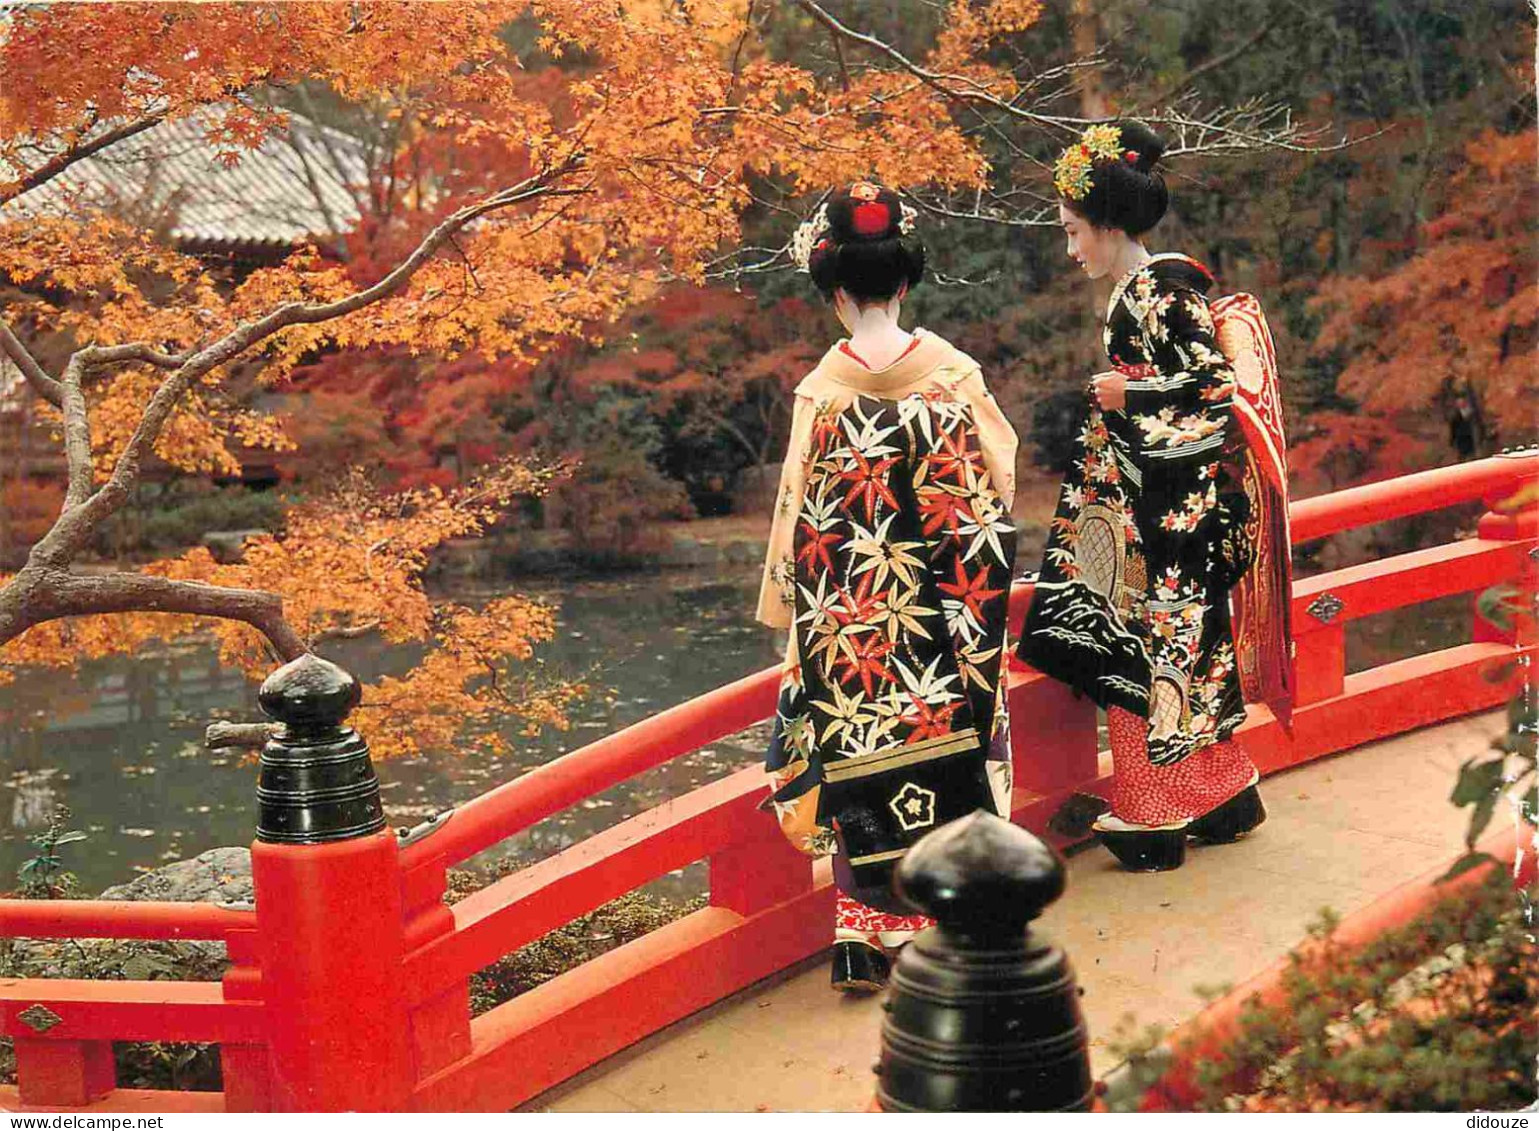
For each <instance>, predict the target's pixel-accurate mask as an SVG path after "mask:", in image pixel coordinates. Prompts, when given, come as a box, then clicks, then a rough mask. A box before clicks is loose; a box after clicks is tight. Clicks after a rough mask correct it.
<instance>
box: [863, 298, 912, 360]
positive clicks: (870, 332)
mask: <svg viewBox="0 0 1539 1131" xmlns="http://www.w3.org/2000/svg"><path fill="white" fill-rule="evenodd" d="M898 309H899V304H898V302H897V300H893V301H892V302H886V303H871V304H870V305H868V306H864V307H860V308H858V309H857V311H856V313H855V316H854V318H853V319H852V324H851V325H850V327H849V330H850V349H851V351H853V352H854V353H855V354H856V355H857V356H858V357H860V359H861V360H862V361H864V362H865V363H866V364H867V365H868V366H870V367H871V368H872V369H885V368H886V367H887V366H889V365H891V364H892V363H893V362H895V361H897V360H898V358H900V357H902V356H903V351H904V350H906V349H908V347H909V343H911V342H912V341H913V340H914V335H912V334H910V333H909V332H908V331H907V330H905V329H903V327H901V326H899V325H898Z"/></svg>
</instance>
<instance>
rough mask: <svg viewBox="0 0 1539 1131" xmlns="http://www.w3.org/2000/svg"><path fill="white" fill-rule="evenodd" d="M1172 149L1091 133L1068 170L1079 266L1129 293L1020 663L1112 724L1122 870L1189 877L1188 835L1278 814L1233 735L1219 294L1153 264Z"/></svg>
mask: <svg viewBox="0 0 1539 1131" xmlns="http://www.w3.org/2000/svg"><path fill="white" fill-rule="evenodd" d="M1164 148H1165V147H1164V143H1163V142H1162V141H1161V140H1160V139H1159V138H1158V137H1157V136H1155V135H1154V133H1153V132H1152V131H1150V130H1149V129H1147V128H1146V127H1144V126H1142V125H1139V124H1136V123H1124V124H1108V125H1099V126H1092V127H1091V128H1090V129H1089V130H1087V131H1086V132H1085V134H1084V136H1083V137H1082V138H1081V141H1080V142H1079V143H1078V144H1077V145H1073V146H1070V147H1069V149H1067V150H1065V151H1064V154H1063V155H1062V156H1061V157H1060V158H1059V160H1058V163H1057V166H1056V167H1055V170H1054V172H1055V177H1054V185H1055V187H1056V189H1057V190H1058V194H1059V219H1060V222H1061V223H1062V224H1063V227H1064V230H1065V233H1066V235H1067V237H1068V252H1069V255H1070V256H1071V257H1072V258H1073V259H1074V260H1075V261H1076V262H1078V263H1079V264H1080V266H1081V267H1082V268H1083V269H1084V270H1085V271H1086V273H1087V274H1089V276H1090V277H1091V278H1092V279H1100V278H1110V279H1112V280H1114V282H1115V285H1114V286H1113V288H1112V293H1111V299H1110V301H1109V303H1108V306H1107V313H1106V324H1105V328H1104V331H1103V335H1102V343H1103V345H1104V347H1105V350H1106V353H1107V356H1108V358H1109V359H1110V361H1111V364H1112V367H1113V368H1112V370H1111V371H1109V372H1106V373H1102V374H1100V375H1098V376H1096V377H1095V378H1093V379H1092V381H1091V387H1090V396H1089V398H1088V404H1087V408H1086V414H1085V418H1084V422H1083V426H1082V428H1081V430H1080V434H1079V436H1078V439H1077V440H1076V444H1075V451H1074V460H1073V466H1072V467H1071V469H1070V471H1069V473H1068V475H1067V476H1066V478H1065V481H1064V484H1063V491H1062V496H1061V498H1060V502H1059V506H1058V510H1057V513H1056V514H1055V516H1054V518H1053V523H1052V529H1051V531H1050V533H1049V540H1048V544H1047V550H1046V554H1045V557H1044V560H1043V563H1042V569H1041V572H1040V575H1039V579H1038V581H1037V586H1036V597H1035V600H1034V601H1033V604H1032V608H1031V611H1030V613H1029V615H1028V618H1027V621H1026V625H1025V629H1024V631H1023V633H1022V637H1021V643H1020V655H1021V658H1022V659H1023V660H1025V661H1026V662H1027V663H1029V664H1031V665H1032V666H1033V667H1035V668H1036V669H1037V670H1039V671H1041V672H1044V673H1045V674H1047V675H1050V676H1052V677H1054V678H1056V679H1059V680H1062V681H1064V682H1065V683H1068V684H1070V685H1071V686H1073V687H1074V688H1076V689H1077V690H1079V691H1082V692H1083V693H1084V694H1086V695H1088V696H1090V698H1091V699H1093V700H1094V701H1095V702H1096V703H1097V704H1098V705H1100V706H1101V707H1103V708H1105V709H1106V712H1107V722H1108V729H1109V731H1110V737H1111V748H1112V764H1113V772H1114V787H1113V795H1112V798H1111V807H1110V810H1109V811H1108V812H1107V813H1104V814H1103V815H1102V816H1101V818H1100V819H1099V820H1098V821H1097V822H1096V831H1097V832H1098V834H1099V835H1100V837H1101V839H1102V841H1103V843H1105V844H1106V846H1107V847H1108V848H1109V849H1110V850H1111V851H1112V852H1113V853H1114V854H1115V855H1116V856H1117V858H1118V859H1119V860H1120V861H1121V862H1122V863H1123V865H1124V866H1125V867H1128V868H1130V869H1132V870H1136V871H1163V870H1167V869H1170V868H1175V867H1178V866H1179V865H1180V864H1181V863H1182V861H1183V859H1184V854H1185V844H1186V840H1187V838H1188V837H1189V836H1191V837H1195V838H1197V839H1199V840H1204V841H1209V842H1215V841H1228V840H1234V839H1237V838H1238V837H1239V836H1242V835H1244V834H1245V833H1246V832H1249V831H1250V830H1251V829H1253V828H1255V827H1256V825H1258V824H1260V823H1261V821H1262V820H1263V819H1264V817H1265V812H1264V810H1263V808H1262V805H1261V799H1260V796H1259V794H1258V793H1257V791H1256V781H1257V777H1258V775H1257V773H1256V769H1255V767H1254V765H1252V763H1251V761H1250V759H1249V758H1248V757H1246V755H1245V753H1244V752H1243V751H1242V750H1241V749H1240V747H1239V746H1238V744H1237V743H1236V742H1235V741H1234V739H1233V738H1232V737H1231V736H1232V734H1233V732H1234V730H1235V728H1236V727H1238V726H1239V725H1240V723H1242V722H1243V721H1244V719H1245V707H1244V702H1243V700H1242V696H1241V686H1240V678H1239V672H1238V670H1237V667H1238V665H1237V662H1236V650H1235V640H1234V633H1233V630H1232V628H1231V623H1230V610H1229V601H1228V594H1229V590H1230V588H1231V587H1232V586H1233V585H1234V584H1235V582H1236V581H1237V580H1238V579H1239V578H1240V576H1241V575H1242V574H1243V573H1244V571H1245V569H1246V568H1247V566H1249V564H1250V562H1251V558H1252V555H1253V553H1254V548H1253V547H1254V542H1253V536H1254V531H1252V530H1248V529H1247V519H1248V517H1249V514H1250V508H1249V505H1248V502H1247V498H1246V494H1245V491H1244V490H1243V489H1242V488H1241V479H1240V473H1239V470H1238V465H1237V462H1236V461H1237V459H1240V458H1243V455H1242V454H1241V453H1238V452H1237V446H1236V445H1237V443H1238V442H1239V441H1240V435H1239V429H1238V428H1237V427H1235V426H1234V422H1233V415H1232V407H1233V398H1234V396H1235V375H1234V371H1233V369H1232V367H1231V365H1230V363H1229V361H1228V360H1227V359H1226V358H1225V356H1224V354H1223V353H1222V352H1221V350H1220V349H1219V346H1218V343H1217V341H1216V340H1215V330H1214V324H1213V318H1212V315H1211V313H1210V311H1209V308H1208V303H1207V301H1206V299H1205V297H1204V296H1205V293H1206V291H1207V290H1208V288H1209V286H1210V284H1211V282H1212V278H1211V276H1210V275H1209V273H1208V272H1207V270H1206V269H1205V268H1203V267H1202V266H1201V264H1199V263H1197V262H1196V261H1195V260H1192V259H1189V258H1188V257H1186V256H1183V255H1169V254H1167V255H1151V254H1150V253H1149V252H1148V250H1147V249H1146V248H1145V247H1144V244H1143V237H1144V234H1145V233H1146V232H1148V231H1149V230H1150V229H1152V228H1153V227H1154V225H1155V224H1156V223H1158V222H1159V220H1160V218H1161V216H1163V215H1164V212H1165V208H1166V204H1167V200H1168V198H1167V193H1166V188H1165V184H1164V181H1163V179H1162V178H1161V176H1160V174H1159V173H1158V172H1156V171H1155V166H1156V163H1157V162H1158V161H1159V158H1160V155H1161V153H1162V152H1163V150H1164Z"/></svg>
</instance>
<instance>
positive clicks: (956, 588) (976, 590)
mask: <svg viewBox="0 0 1539 1131" xmlns="http://www.w3.org/2000/svg"><path fill="white" fill-rule="evenodd" d="M988 580H989V570H988V567H987V566H979V567H978V575H977V576H976V577H972V578H969V577H968V576H967V568H966V567H965V566H964V565H963V564H962V559H961V558H958V559H957V579H956V581H955V582H948V581H943V582H941V583H940V586H939V588H940V590H941V592H942V593H950V594H951V595H952V596H953V597H955V598H957V599H958V600H959V601H961V602H962V603H963V604H964V605H966V606H967V607H968V608H969V609H971V610H972V611H973V614H974V615H975V616H977V617H979V618H980V619H982V617H983V606H984V605H986V604H988V603H989V601H990V600H991V599H992V598H994V597H997V596H999V595H1000V594H1001V593H1003V592H1004V590H1003V589H985V588H983V587H984V586H985V585H987V584H988Z"/></svg>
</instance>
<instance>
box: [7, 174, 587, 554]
mask: <svg viewBox="0 0 1539 1131" xmlns="http://www.w3.org/2000/svg"><path fill="white" fill-rule="evenodd" d="M581 164H582V157H581V155H580V154H579V153H576V152H574V153H572V154H571V155H569V156H568V157H567V158H566V159H565V160H564V161H563V162H561V163H560V164H559V165H557V166H555V167H553V168H551V169H548V170H544V171H542V172H540V173H537V174H535V175H534V176H532V177H529V178H526V179H525V180H523V181H520V182H519V183H518V184H516V185H512V186H510V187H508V188H506V189H502V190H500V191H499V192H496V193H493V194H492V195H491V196H489V197H487V198H486V199H484V200H481V201H477V202H476V203H475V204H470V205H466V206H465V207H464V208H461V209H459V210H458V211H456V212H454V213H453V214H452V215H450V216H448V217H446V218H445V219H444V220H443V221H441V222H440V223H439V224H438V225H437V226H436V227H435V228H433V230H432V231H430V232H429V233H428V234H427V235H426V236H424V237H423V239H422V242H421V243H419V244H418V245H417V247H416V248H415V249H414V250H413V251H412V253H411V254H410V255H408V256H407V257H406V259H404V260H403V261H402V262H401V263H399V264H398V265H397V266H396V267H395V268H394V269H393V270H391V271H390V272H388V273H387V274H386V275H385V276H384V278H382V279H380V280H379V282H377V283H375V284H374V285H373V286H370V287H366V288H364V289H363V290H360V291H357V292H355V293H354V294H352V295H349V296H347V297H346V298H342V299H338V300H336V301H334V302H328V303H303V302H291V303H285V304H284V305H282V306H280V307H278V308H277V309H275V310H273V311H270V312H269V313H268V314H266V315H265V316H263V317H262V318H259V319H257V320H256V321H254V322H248V323H245V324H243V325H241V326H238V327H236V328H235V329H234V330H232V331H230V332H229V333H228V334H226V335H225V336H224V337H222V338H220V339H219V340H217V341H215V342H213V343H212V344H210V345H208V346H205V347H204V348H203V349H200V350H198V351H197V352H196V353H193V354H191V355H190V356H188V357H187V358H186V359H185V360H184V361H182V363H181V364H180V365H179V366H178V367H177V368H176V370H175V371H174V372H172V373H171V374H170V375H169V376H167V377H166V378H165V380H164V381H162V382H161V384H160V386H159V387H158V388H157V389H156V390H155V393H154V394H153V395H152V396H151V398H150V402H149V404H148V405H147V406H146V407H145V410H144V414H143V415H142V416H141V417H140V418H139V423H138V425H137V426H136V427H135V428H134V432H133V435H132V436H130V437H129V440H128V443H127V444H126V445H124V448H123V452H122V454H121V455H119V456H118V460H117V464H116V465H115V466H114V467H113V470H112V474H111V475H110V476H109V477H108V479H107V482H106V483H105V484H103V485H102V486H101V487H100V488H98V489H97V491H96V492H95V494H93V495H91V496H90V497H89V498H86V499H83V500H82V501H80V502H79V503H78V505H72V504H71V503H70V502H69V501H68V500H67V501H66V505H65V508H64V510H63V511H62V512H61V513H60V516H59V519H58V520H57V521H56V522H55V523H54V525H53V528H52V529H50V530H49V531H48V533H47V534H46V535H44V536H43V538H42V540H41V541H39V542H38V543H37V544H36V545H35V546H34V547H33V550H32V559H33V560H35V561H36V562H38V563H39V564H42V565H48V566H54V567H62V566H64V565H67V564H68V563H69V562H70V561H72V560H73V559H74V557H75V555H76V554H78V553H79V552H80V550H81V549H82V548H83V547H84V546H85V544H86V543H87V542H88V541H89V540H90V537H91V534H92V532H93V531H94V530H95V529H96V527H97V526H98V525H99V524H100V523H101V522H102V521H103V520H104V519H106V518H107V517H108V516H110V515H111V514H113V513H114V512H116V511H117V510H118V509H119V508H121V507H122V505H123V504H124V503H125V502H126V501H127V499H128V496H129V493H130V491H131V490H132V488H133V486H134V484H135V483H137V482H138V479H139V473H140V468H141V466H142V464H143V461H144V459H145V457H146V456H147V455H148V454H149V453H150V451H151V450H152V449H153V447H154V444H155V441H156V440H157V439H158V438H159V436H160V434H161V431H162V430H163V429H164V427H165V425H166V421H167V420H169V419H170V417H171V413H172V411H173V410H174V409H175V407H176V404H177V402H178V401H179V400H180V399H181V398H182V395H183V394H184V393H185V392H186V391H187V389H188V388H189V387H191V385H192V384H193V383H194V382H195V381H197V380H198V379H199V378H201V377H202V376H203V375H204V374H206V373H208V372H210V371H211V370H213V369H216V368H218V367H219V366H221V365H224V364H225V363H227V362H229V361H232V360H234V359H235V358H236V357H238V356H240V355H241V354H242V353H244V352H246V350H248V349H250V348H251V347H252V346H254V345H256V344H257V343H259V342H261V341H263V340H265V339H267V338H269V337H271V336H272V335H274V334H276V333H278V332H279V331H280V330H283V329H286V328H288V327H290V326H297V325H306V324H313V323H317V322H326V321H330V320H331V319H333V318H340V317H342V316H344V315H347V314H352V313H353V312H355V311H358V310H361V309H363V308H364V307H366V306H370V305H372V304H373V303H376V302H379V301H380V300H382V299H384V298H387V297H389V296H390V295H391V294H393V293H395V292H396V291H398V290H400V289H401V288H403V287H404V286H405V285H406V284H407V282H408V281H410V279H411V277H412V275H414V274H415V273H416V272H417V270H418V269H419V268H420V267H421V266H422V265H423V264H424V263H426V262H427V261H428V259H430V258H431V257H432V256H433V254H434V253H435V252H436V251H437V250H438V249H439V248H440V247H442V246H443V245H444V244H445V243H446V242H448V240H449V238H450V237H451V236H453V235H454V233H455V232H457V231H459V230H460V229H461V228H463V227H465V226H466V225H467V224H469V223H471V222H472V221H473V220H476V219H478V218H479V217H481V216H484V215H486V214H487V213H489V212H493V211H496V210H497V209H500V208H507V207H510V206H512V205H515V204H519V203H523V202H525V201H528V200H534V199H537V198H539V197H543V196H559V195H568V194H570V193H573V192H581V191H586V190H575V189H574V190H566V189H561V188H558V187H556V186H555V184H554V182H555V181H556V180H558V179H559V178H560V177H562V176H564V175H566V173H568V172H570V171H571V170H572V169H574V168H577V167H578V166H580V165H581ZM110 348H111V347H108V349H110ZM121 348H124V349H127V350H130V351H133V354H134V356H136V357H144V358H145V359H147V360H148V359H150V357H149V355H155V351H152V350H149V349H148V347H140V346H131V347H121ZM103 352H104V351H103V347H87V349H86V350H83V351H79V352H78V353H77V354H76V355H75V356H74V357H73V358H71V362H70V363H71V365H75V364H78V363H80V358H81V356H82V355H85V357H86V358H92V357H100V356H102V353H103ZM155 356H159V357H162V358H164V357H166V356H167V355H155ZM82 404H83V401H82ZM85 436H86V440H85V449H84V450H85V452H86V453H87V455H86V460H87V462H88V461H89V451H90V439H89V432H88V431H87V432H86V433H85ZM72 483H73V471H72ZM73 494H74V491H73V488H72V491H71V496H73Z"/></svg>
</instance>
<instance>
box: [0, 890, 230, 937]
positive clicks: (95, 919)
mask: <svg viewBox="0 0 1539 1131" xmlns="http://www.w3.org/2000/svg"><path fill="white" fill-rule="evenodd" d="M255 925H256V918H255V915H254V913H253V912H251V911H233V910H230V909H229V908H224V907H216V906H210V905H209V904H206V903H128V902H122V901H116V900H105V899H79V900H76V899H69V900H64V899H0V938H23V939H68V938H84V939H216V940H223V939H225V938H226V937H228V935H229V934H230V932H231V931H249V930H251V928H252V927H254V926H255Z"/></svg>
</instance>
